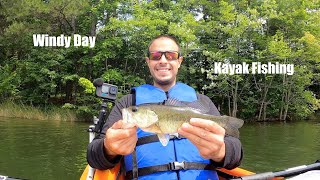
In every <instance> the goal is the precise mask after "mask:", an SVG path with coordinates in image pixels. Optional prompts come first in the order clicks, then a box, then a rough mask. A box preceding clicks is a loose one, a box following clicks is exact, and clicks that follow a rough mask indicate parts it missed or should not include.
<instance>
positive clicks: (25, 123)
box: [0, 118, 89, 180]
mask: <svg viewBox="0 0 320 180" xmlns="http://www.w3.org/2000/svg"><path fill="white" fill-rule="evenodd" d="M87 128H88V124H84V123H72V122H59V121H39V120H27V119H8V118H0V139H1V140H0V142H1V148H0V174H1V175H7V176H11V177H16V178H24V179H46V180H50V179H52V180H53V179H68V180H69V179H70V180H71V179H79V177H80V175H81V173H82V169H83V168H84V167H85V165H86V159H85V156H86V146H87V143H88V141H89V140H88V139H89V138H88V133H87V132H86V131H85V130H86V129H87Z"/></svg>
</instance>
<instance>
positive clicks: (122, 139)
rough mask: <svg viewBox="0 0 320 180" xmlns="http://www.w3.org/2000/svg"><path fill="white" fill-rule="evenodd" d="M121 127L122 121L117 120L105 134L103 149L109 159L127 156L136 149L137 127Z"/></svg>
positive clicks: (122, 125)
mask: <svg viewBox="0 0 320 180" xmlns="http://www.w3.org/2000/svg"><path fill="white" fill-rule="evenodd" d="M123 127H124V123H123V120H119V121H117V122H115V123H114V124H113V125H112V127H110V128H109V129H108V130H107V132H106V136H105V138H104V149H105V152H106V153H107V155H108V156H109V157H108V158H110V159H113V158H114V157H115V156H116V155H128V154H130V153H132V152H133V150H134V148H135V147H136V143H137V141H138V137H137V127H136V126H134V127H130V128H125V129H124V128H123Z"/></svg>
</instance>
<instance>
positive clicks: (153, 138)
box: [136, 133, 185, 146]
mask: <svg viewBox="0 0 320 180" xmlns="http://www.w3.org/2000/svg"><path fill="white" fill-rule="evenodd" d="M182 138H185V137H184V136H182V135H180V134H178V133H175V134H170V140H172V139H182ZM153 142H159V138H158V136H157V135H156V134H153V135H150V136H144V137H140V138H138V142H137V145H136V146H140V145H144V144H148V143H153Z"/></svg>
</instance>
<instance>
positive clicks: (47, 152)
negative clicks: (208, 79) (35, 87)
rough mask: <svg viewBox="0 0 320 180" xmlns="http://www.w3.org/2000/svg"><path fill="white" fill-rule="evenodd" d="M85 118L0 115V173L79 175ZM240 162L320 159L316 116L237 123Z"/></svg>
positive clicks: (271, 167)
mask: <svg viewBox="0 0 320 180" xmlns="http://www.w3.org/2000/svg"><path fill="white" fill-rule="evenodd" d="M88 126H89V124H88V123H79V122H59V121H39V120H27V119H13V118H11V119H9V118H1V117H0V142H1V145H0V175H7V176H11V177H16V178H24V179H46V180H56V179H66V180H72V179H79V177H80V176H81V174H82V171H83V168H84V167H85V165H86V146H87V143H88V139H89V137H88V133H87V132H86V130H87V128H88ZM240 132H241V142H242V144H243V148H244V155H245V156H244V159H243V162H242V165H241V167H242V168H245V169H247V170H250V171H254V172H265V171H278V170H283V169H285V168H289V167H293V166H298V165H303V164H309V163H313V162H315V161H316V160H317V159H320V153H319V152H320V138H319V137H320V119H319V118H318V119H317V120H313V121H301V122H295V123H271V124H270V123H269V124H268V123H255V124H245V125H244V127H242V128H241V130H240Z"/></svg>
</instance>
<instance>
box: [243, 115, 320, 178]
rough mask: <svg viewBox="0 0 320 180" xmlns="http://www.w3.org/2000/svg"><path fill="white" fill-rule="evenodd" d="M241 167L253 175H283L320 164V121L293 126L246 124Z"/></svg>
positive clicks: (288, 124) (304, 122)
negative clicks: (305, 165)
mask: <svg viewBox="0 0 320 180" xmlns="http://www.w3.org/2000/svg"><path fill="white" fill-rule="evenodd" d="M240 132H241V135H240V136H241V142H242V144H243V148H244V154H245V155H244V159H243V161H242V165H241V167H243V168H245V169H247V170H251V171H254V172H267V171H280V170H284V169H287V168H290V167H293V166H299V165H303V164H311V163H314V162H315V161H316V160H320V153H319V152H320V138H319V137H320V119H319V120H318V121H307V122H306V121H301V122H294V123H272V124H270V123H269V124H268V123H262V124H257V123H255V124H245V126H244V127H243V128H241V130H240Z"/></svg>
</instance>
